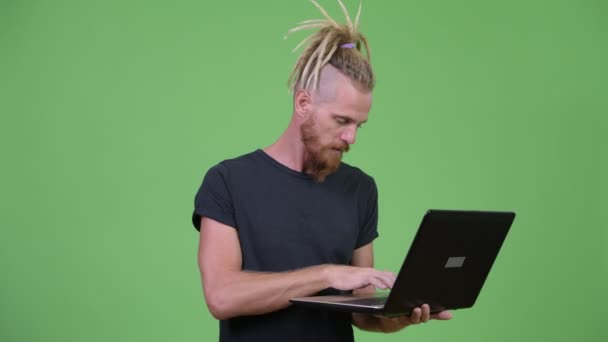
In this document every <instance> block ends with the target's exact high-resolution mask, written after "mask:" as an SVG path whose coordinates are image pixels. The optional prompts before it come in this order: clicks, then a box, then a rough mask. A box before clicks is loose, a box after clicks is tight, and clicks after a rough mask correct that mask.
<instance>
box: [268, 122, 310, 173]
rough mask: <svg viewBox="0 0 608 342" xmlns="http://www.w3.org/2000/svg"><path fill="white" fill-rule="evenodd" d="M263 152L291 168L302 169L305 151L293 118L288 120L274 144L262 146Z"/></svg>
mask: <svg viewBox="0 0 608 342" xmlns="http://www.w3.org/2000/svg"><path fill="white" fill-rule="evenodd" d="M264 152H266V153H267V154H268V155H269V156H271V157H272V158H273V159H275V160H276V161H278V162H279V163H281V164H283V165H285V166H287V167H288V168H290V169H292V170H295V171H298V172H302V171H303V169H304V160H305V158H306V152H305V149H304V144H303V143H302V138H301V134H300V126H299V125H297V124H296V122H295V119H292V120H291V121H290V123H289V126H287V129H286V130H285V132H283V134H282V135H281V136H280V137H279V139H278V140H277V141H276V142H275V143H274V144H272V145H270V146H268V147H266V148H264Z"/></svg>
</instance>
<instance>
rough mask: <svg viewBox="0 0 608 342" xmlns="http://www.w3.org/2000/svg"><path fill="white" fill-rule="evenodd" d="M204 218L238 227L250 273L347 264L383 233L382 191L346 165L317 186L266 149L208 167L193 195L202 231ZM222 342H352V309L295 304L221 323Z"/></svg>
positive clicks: (196, 219)
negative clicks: (379, 199)
mask: <svg viewBox="0 0 608 342" xmlns="http://www.w3.org/2000/svg"><path fill="white" fill-rule="evenodd" d="M202 216H205V217H208V218H211V219H213V220H215V221H218V222H221V223H223V224H226V225H228V226H230V227H233V228H235V229H236V230H237V234H238V237H239V241H240V245H241V254H242V265H243V266H242V268H243V270H248V271H260V272H282V271H289V270H294V269H298V268H302V267H307V266H312V265H320V264H343V265H348V264H350V263H351V259H352V255H353V251H354V250H355V249H357V248H359V247H361V246H364V245H367V244H368V243H370V242H372V241H373V240H374V239H375V238H376V237H377V236H378V233H377V229H376V225H377V221H378V205H377V189H376V184H375V182H374V180H373V179H372V178H371V177H370V176H368V175H366V174H365V173H363V172H362V171H361V170H360V169H358V168H356V167H352V166H349V165H347V164H345V163H342V164H341V165H340V167H339V168H338V170H336V172H334V173H333V174H331V175H329V176H328V177H327V178H326V180H325V181H324V182H322V183H315V182H314V181H313V179H312V178H311V177H310V176H308V175H306V174H305V173H301V172H297V171H294V170H292V169H289V168H288V167H286V166H284V165H283V164H281V163H279V162H277V161H276V160H274V159H273V158H272V157H270V156H269V155H267V154H266V153H265V152H264V151H262V150H256V151H254V152H252V153H249V154H246V155H243V156H241V157H238V158H235V159H231V160H225V161H223V162H221V163H219V164H218V165H216V166H214V167H212V168H211V169H209V171H208V172H207V174H206V176H205V178H204V180H203V183H202V185H201V187H200V189H199V191H198V193H197V194H196V197H195V209H194V213H193V215H192V223H193V224H194V227H195V228H196V229H199V227H200V220H201V217H202ZM328 291H329V292H331V289H330V290H328ZM328 291H325V292H324V293H327V292H328ZM220 340H221V341H278V340H290V341H292V342H293V341H300V340H301V341H315V342H320V341H352V340H353V332H352V326H351V316H350V314H348V313H339V312H328V311H321V310H310V309H303V308H300V307H296V306H291V307H288V308H286V309H284V310H279V311H276V312H273V313H271V314H266V315H258V316H242V317H236V318H232V319H228V320H223V321H220Z"/></svg>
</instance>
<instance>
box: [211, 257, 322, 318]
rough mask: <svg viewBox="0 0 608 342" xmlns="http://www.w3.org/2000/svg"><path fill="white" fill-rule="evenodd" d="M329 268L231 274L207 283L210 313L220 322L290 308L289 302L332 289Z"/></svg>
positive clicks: (314, 267)
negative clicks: (328, 274) (328, 277)
mask: <svg viewBox="0 0 608 342" xmlns="http://www.w3.org/2000/svg"><path fill="white" fill-rule="evenodd" d="M328 267H329V266H327V265H319V266H312V267H308V268H303V269H299V270H295V271H289V272H280V273H257V272H248V271H230V272H224V273H223V274H221V275H215V274H214V275H210V276H211V277H213V278H214V279H213V280H212V279H208V280H207V281H204V282H203V283H204V284H205V299H206V301H207V305H208V306H209V310H210V311H211V313H212V314H213V315H214V316H215V317H216V318H218V319H227V318H231V317H235V316H244V315H260V314H265V313H269V312H273V311H276V310H280V309H283V308H286V307H287V306H289V300H290V299H291V298H295V297H303V296H308V295H312V294H314V293H317V292H319V291H321V290H323V289H325V288H328V287H329V283H328V280H327V275H326V274H327V272H328V271H327V268H328Z"/></svg>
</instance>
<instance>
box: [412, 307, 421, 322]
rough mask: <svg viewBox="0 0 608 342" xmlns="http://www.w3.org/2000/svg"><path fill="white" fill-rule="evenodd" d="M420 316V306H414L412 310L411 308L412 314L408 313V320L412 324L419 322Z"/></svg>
mask: <svg viewBox="0 0 608 342" xmlns="http://www.w3.org/2000/svg"><path fill="white" fill-rule="evenodd" d="M421 316H422V310H420V308H414V310H412V314H411V315H410V322H411V323H412V324H418V323H420V317H421Z"/></svg>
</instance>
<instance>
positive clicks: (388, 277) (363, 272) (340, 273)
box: [325, 265, 396, 291]
mask: <svg viewBox="0 0 608 342" xmlns="http://www.w3.org/2000/svg"><path fill="white" fill-rule="evenodd" d="M325 272H326V277H327V280H328V283H329V285H330V287H333V288H334V289H337V290H343V291H348V290H356V289H360V288H364V287H366V286H369V285H372V286H374V287H375V288H377V289H383V290H384V289H390V288H392V287H393V284H394V283H395V278H396V276H395V274H394V273H393V272H386V271H378V270H376V269H374V268H370V267H355V266H342V265H328V266H327V268H326V269H325Z"/></svg>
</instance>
